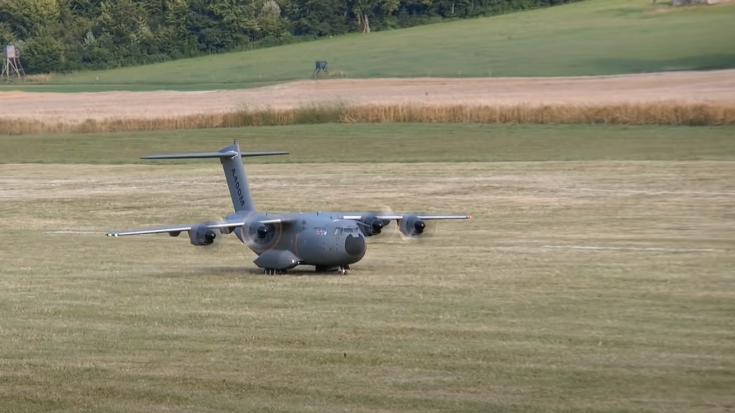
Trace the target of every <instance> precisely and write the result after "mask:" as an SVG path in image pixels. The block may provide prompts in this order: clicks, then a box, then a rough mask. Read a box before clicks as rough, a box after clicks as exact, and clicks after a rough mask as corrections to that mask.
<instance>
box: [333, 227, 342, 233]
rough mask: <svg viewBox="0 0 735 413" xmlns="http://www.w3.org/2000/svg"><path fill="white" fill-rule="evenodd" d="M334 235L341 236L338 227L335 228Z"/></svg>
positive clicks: (340, 229) (340, 230)
mask: <svg viewBox="0 0 735 413" xmlns="http://www.w3.org/2000/svg"><path fill="white" fill-rule="evenodd" d="M334 235H342V228H339V227H337V228H335V229H334Z"/></svg>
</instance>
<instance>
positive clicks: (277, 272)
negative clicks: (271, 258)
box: [263, 268, 286, 275]
mask: <svg viewBox="0 0 735 413" xmlns="http://www.w3.org/2000/svg"><path fill="white" fill-rule="evenodd" d="M263 274H265V275H284V274H286V270H279V269H277V268H264V269H263Z"/></svg>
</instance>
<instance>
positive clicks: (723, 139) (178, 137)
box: [0, 124, 735, 165]
mask: <svg viewBox="0 0 735 413" xmlns="http://www.w3.org/2000/svg"><path fill="white" fill-rule="evenodd" d="M734 131H735V129H734V128H732V127H697V128H688V127H661V126H624V127H620V126H589V125H563V126H558V125H557V126H549V125H492V126H487V125H455V124H445V125H436V124H430V125H427V124H379V125H372V124H354V125H339V124H324V125H295V126H273V127H250V128H231V129H213V130H205V131H202V130H182V131H158V132H135V133H118V134H85V135H77V134H71V135H56V134H53V135H28V136H2V137H0V145H1V147H2V150H1V151H0V163H51V164H54V163H89V164H121V163H122V164H126V163H142V164H147V165H150V164H152V163H159V164H172V163H183V164H191V163H203V164H211V160H188V161H182V160H171V161H150V160H141V159H139V158H140V156H142V155H148V154H150V152H151V151H153V152H155V153H160V152H172V153H175V152H190V151H203V152H206V151H212V150H216V149H219V148H222V147H224V146H227V145H228V144H230V143H231V142H232V141H233V140H238V141H239V142H240V147H241V148H242V149H243V150H247V151H266V150H286V151H290V152H291V153H290V155H288V156H286V157H273V158H269V157H264V158H253V159H248V163H279V164H280V163H344V162H347V163H392V162H411V163H417V162H442V161H444V162H446V161H451V162H497V161H598V160H636V161H648V160H651V161H654V160H667V161H671V160H731V159H732V153H733V133H734ZM335 148H338V150H337V149H335Z"/></svg>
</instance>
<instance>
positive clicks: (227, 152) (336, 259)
mask: <svg viewBox="0 0 735 413" xmlns="http://www.w3.org/2000/svg"><path fill="white" fill-rule="evenodd" d="M285 154H288V152H240V146H239V145H238V143H237V141H235V142H234V143H233V144H232V145H230V146H228V147H226V148H223V149H221V150H220V151H219V152H203V153H182V154H167V155H149V156H143V157H141V159H193V158H218V159H219V160H220V163H221V164H222V169H223V170H224V173H225V177H226V178H227V185H228V187H229V189H230V196H231V197H232V205H233V206H234V207H235V212H234V213H232V214H228V215H227V216H226V217H225V220H224V221H219V222H200V223H196V224H192V225H188V224H187V225H170V226H165V227H157V228H148V229H138V230H132V231H118V232H109V233H107V236H110V237H121V236H125V235H140V234H156V233H168V234H169V235H171V236H172V237H176V236H178V235H179V234H181V232H183V231H187V232H188V233H189V240H190V242H191V244H193V245H197V246H208V245H212V244H213V243H214V241H215V239H216V238H217V236H218V233H219V234H229V233H231V232H234V233H235V235H236V236H237V238H238V239H239V240H240V241H242V242H243V243H244V244H245V245H246V246H247V247H248V248H250V249H251V250H252V251H253V252H254V253H255V254H257V256H258V257H257V258H256V259H255V260H254V261H253V262H254V263H255V265H257V266H258V267H259V268H262V269H263V271H264V273H265V274H271V275H272V274H285V273H286V270H289V269H291V268H294V267H296V266H297V265H313V266H315V267H316V271H318V272H338V273H339V274H342V275H345V274H346V273H347V270H348V269H349V266H350V264H354V263H356V262H358V261H360V259H362V257H363V256H364V255H365V251H366V249H367V246H366V243H365V237H369V236H373V235H377V234H380V233H381V231H382V230H383V227H385V226H386V225H388V224H389V223H390V222H391V221H392V220H395V221H396V222H397V224H398V228H399V230H400V232H401V233H402V234H403V235H404V236H406V237H409V238H414V237H418V236H420V235H421V234H423V233H424V229H425V228H426V224H425V222H424V221H427V220H436V219H472V217H471V216H470V215H420V214H392V213H388V214H386V213H379V212H321V211H320V212H308V213H306V212H299V213H278V214H270V213H260V212H257V211H256V210H255V204H254V203H253V199H252V197H251V196H250V189H249V188H248V182H247V178H246V176H245V169H244V168H243V165H242V157H249V156H268V155H285Z"/></svg>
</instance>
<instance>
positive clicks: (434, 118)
mask: <svg viewBox="0 0 735 413" xmlns="http://www.w3.org/2000/svg"><path fill="white" fill-rule="evenodd" d="M320 123H483V124H508V123H510V124H552V125H555V124H595V125H598V124H603V125H677V126H732V125H735V104H733V103H723V102H716V103H705V102H700V103H683V102H655V103H654V102H646V103H618V104H601V105H596V104H588V105H580V104H547V105H526V104H523V105H442V106H423V105H381V104H370V105H356V106H350V105H331V104H325V105H318V104H316V105H307V106H303V107H297V108H292V109H274V108H269V109H255V110H248V109H243V110H236V111H232V112H229V113H211V114H198V115H188V116H180V117H164V118H133V117H129V118H112V119H102V120H95V119H88V120H86V121H84V122H78V121H77V122H46V121H40V120H25V119H0V135H2V134H6V135H24V134H38V133H94V132H128V131H141V130H144V131H157V130H179V129H216V128H233V127H243V126H279V125H303V124H307V125H308V124H320Z"/></svg>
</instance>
